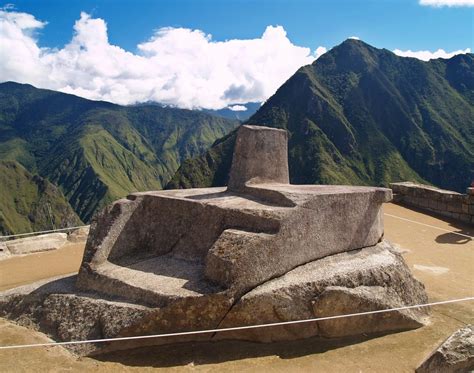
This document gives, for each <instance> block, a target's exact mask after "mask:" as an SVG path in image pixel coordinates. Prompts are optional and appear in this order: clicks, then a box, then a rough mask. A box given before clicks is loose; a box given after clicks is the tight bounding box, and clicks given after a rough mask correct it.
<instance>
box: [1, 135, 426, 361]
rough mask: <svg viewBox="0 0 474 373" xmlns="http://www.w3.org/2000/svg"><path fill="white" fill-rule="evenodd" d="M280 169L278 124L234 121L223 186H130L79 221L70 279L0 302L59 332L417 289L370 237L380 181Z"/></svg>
mask: <svg viewBox="0 0 474 373" xmlns="http://www.w3.org/2000/svg"><path fill="white" fill-rule="evenodd" d="M288 175H289V173H288V163H287V133H286V131H283V130H276V129H271V128H266V127H254V126H242V127H241V128H240V129H239V133H238V137H237V141H236V148H235V152H234V157H233V163H232V169H231V173H230V179H229V187H227V188H206V189H190V190H170V191H154V192H145V193H134V194H131V195H130V196H128V197H127V198H126V199H122V200H119V201H117V202H115V203H114V204H112V205H111V206H109V207H107V208H105V209H104V210H103V211H102V212H100V213H99V214H98V215H97V216H96V217H95V219H94V221H93V223H92V225H91V231H90V234H89V238H88V241H87V245H86V250H85V254H84V258H83V262H82V265H81V269H80V271H79V274H78V276H77V279H74V280H58V283H57V284H56V285H55V286H53V287H51V286H49V285H42V286H38V287H32V288H23V289H18V290H17V291H10V292H8V293H5V294H3V295H2V294H0V315H4V316H6V317H9V318H12V319H16V320H25V319H28V320H30V322H31V323H33V324H34V325H36V326H37V327H39V328H40V329H41V330H46V331H47V332H48V333H49V334H50V335H52V336H53V337H54V338H57V339H60V340H64V339H67V338H69V339H74V338H79V337H83V336H87V337H88V338H91V337H93V338H97V335H99V336H102V337H113V336H131V335H142V334H156V333H172V332H180V331H189V330H202V329H213V328H218V327H231V326H240V325H252V324H260V323H271V322H278V321H289V320H297V319H302V318H311V317H319V316H325V315H333V314H334V312H335V313H336V314H344V313H354V312H359V311H366V310H376V309H385V308H392V307H400V306H403V305H410V304H419V303H424V302H426V301H427V297H426V294H425V291H424V287H423V285H422V284H420V283H419V282H418V281H417V280H415V279H414V278H413V277H412V276H411V274H410V271H409V270H408V268H407V267H406V265H405V263H404V261H403V259H402V258H401V256H400V255H398V254H397V253H396V252H394V250H392V248H391V246H390V244H389V243H386V242H384V241H383V219H382V212H381V205H382V203H384V202H387V201H389V200H390V199H391V190H390V189H384V188H371V187H351V186H326V185H290V184H289V177H288ZM67 281H69V282H67ZM71 281H74V282H73V286H71ZM55 289H56V290H55ZM57 289H62V290H61V291H58V290H57ZM111 307H112V308H113V309H114V310H116V311H115V314H111V313H110V311H109V309H110V308H111ZM79 314H80V315H81V317H82V318H86V320H83V321H82V322H80V323H79V324H77V325H73V324H74V323H73V321H72V320H71V319H70V318H71V315H79ZM426 316H427V314H426V310H425V309H418V310H412V311H410V312H404V311H397V312H391V313H387V314H379V315H374V316H373V317H361V318H358V319H357V318H351V319H347V320H345V319H340V320H338V321H335V322H320V323H314V324H303V325H293V326H288V327H285V328H281V327H280V328H265V329H258V330H253V331H251V332H250V331H242V332H233V333H232V334H231V333H222V334H217V335H216V336H213V335H211V334H207V335H194V336H189V337H185V338H180V339H177V338H174V339H172V340H170V339H154V340H140V341H132V342H127V343H124V342H121V343H112V344H109V345H104V344H100V345H97V346H93V345H92V346H91V345H88V346H72V347H71V348H72V349H74V350H75V351H76V352H78V353H81V354H87V353H92V352H94V353H97V352H98V351H109V350H111V349H117V348H130V347H134V346H137V345H143V344H145V343H153V344H157V343H170V342H178V341H188V340H200V339H209V338H214V339H219V338H244V339H250V340H256V341H262V342H268V341H273V340H281V339H283V340H285V339H296V338H303V337H309V336H314V335H320V336H324V337H342V336H347V335H360V334H370V333H380V332H389V331H397V330H404V329H409V328H414V327H419V326H421V325H423V323H424V322H425V321H426ZM356 319H357V320H356ZM45 320H48V321H47V322H45ZM65 325H67V328H66V326H65ZM64 328H66V329H67V331H68V332H67V333H64V332H61V330H64Z"/></svg>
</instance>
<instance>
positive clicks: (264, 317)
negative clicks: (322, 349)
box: [0, 242, 428, 354]
mask: <svg viewBox="0 0 474 373" xmlns="http://www.w3.org/2000/svg"><path fill="white" fill-rule="evenodd" d="M74 281H75V278H71V277H69V278H64V279H56V280H54V281H50V282H49V283H45V282H44V281H43V282H40V283H38V284H36V285H29V286H25V287H22V288H19V289H14V290H10V291H7V292H4V293H0V316H2V317H7V318H9V319H12V320H15V321H17V322H19V323H21V324H23V325H27V326H28V325H29V326H34V327H35V328H38V329H40V330H42V331H44V332H46V333H48V334H49V335H50V336H51V337H52V338H54V339H55V340H60V341H68V340H78V339H96V338H110V337H120V336H131V335H147V334H160V333H172V332H180V331H189V330H206V329H215V328H228V327H236V326H246V325H256V324H270V323H275V322H281V321H294V320H304V319H311V318H318V317H326V316H333V315H344V314H352V313H357V312H364V311H373V310H385V309H389V308H394V307H400V306H404V305H414V304H421V303H426V302H427V297H426V293H425V291H424V287H423V285H422V284H421V283H420V282H418V281H417V280H416V279H414V278H413V276H412V275H411V274H410V271H409V269H408V267H407V266H406V264H405V262H404V260H403V258H402V257H401V256H400V254H398V253H396V252H395V251H394V250H393V247H392V246H391V245H390V244H389V243H388V242H381V243H379V244H377V245H376V246H372V247H367V248H364V249H360V250H355V251H352V252H347V253H341V254H337V255H332V256H329V257H326V258H323V259H319V260H316V261H313V262H310V263H307V264H305V265H303V266H300V267H298V268H295V269H293V270H292V271H289V272H288V273H286V274H285V275H283V276H281V277H278V278H275V279H273V280H270V281H268V282H266V283H264V284H262V285H260V286H258V287H256V288H255V289H253V290H251V291H250V292H248V293H247V294H245V295H244V296H243V297H241V298H240V299H238V300H237V299H233V298H232V296H231V294H230V293H229V292H228V291H225V290H223V291H221V292H217V293H209V294H204V295H201V296H187V297H182V298H175V299H174V300H172V301H169V302H167V303H166V304H165V303H163V304H162V306H161V307H156V306H146V305H143V304H137V303H136V302H135V303H130V302H127V301H123V300H120V299H119V298H110V297H102V298H98V297H97V295H96V294H94V293H80V294H77V291H76V290H75V286H74ZM427 312H428V310H427V308H419V309H412V310H402V311H391V312H386V313H378V314H373V315H369V316H354V317H349V318H337V319H333V320H326V321H317V322H311V323H303V324H294V325H286V326H281V327H280V326H277V327H265V328H259V329H249V330H242V331H231V332H222V333H217V334H216V335H213V334H204V335H199V334H197V335H191V336H187V337H180V338H176V337H175V338H166V339H163V338H159V339H151V340H145V341H143V340H138V341H128V342H117V343H109V344H104V343H101V344H97V345H72V346H70V347H69V348H71V349H73V350H74V351H75V352H76V353H78V354H91V353H97V352H106V351H111V350H114V349H124V348H132V347H137V346H143V345H144V344H163V343H174V342H184V341H191V340H209V339H216V340H217V339H245V340H251V341H257V342H273V341H278V340H295V339H300V338H307V337H312V336H321V337H325V338H339V337H345V336H355V335H362V334H364V335H366V334H369V335H370V334H374V335H375V334H377V333H381V332H384V333H387V332H394V331H400V330H406V329H413V328H418V327H420V326H422V325H424V323H425V322H426V321H427V315H428V313H427ZM78 321H79V322H78Z"/></svg>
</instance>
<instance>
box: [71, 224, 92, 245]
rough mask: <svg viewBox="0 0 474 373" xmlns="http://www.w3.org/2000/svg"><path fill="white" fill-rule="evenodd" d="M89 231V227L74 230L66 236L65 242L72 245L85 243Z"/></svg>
mask: <svg viewBox="0 0 474 373" xmlns="http://www.w3.org/2000/svg"><path fill="white" fill-rule="evenodd" d="M89 231H90V226H86V227H82V228H78V229H75V230H73V231H72V232H70V233H69V234H68V236H67V240H68V241H69V242H73V243H78V242H86V241H87V237H88V236H89Z"/></svg>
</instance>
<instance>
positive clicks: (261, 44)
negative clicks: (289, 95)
mask: <svg viewBox="0 0 474 373" xmlns="http://www.w3.org/2000/svg"><path fill="white" fill-rule="evenodd" d="M45 25H46V23H45V22H41V21H39V20H37V19H36V18H35V17H34V16H32V15H30V14H26V13H19V12H15V11H7V10H5V9H4V10H0V44H1V46H2V49H4V50H7V51H8V53H2V58H1V59H0V81H7V80H13V81H17V82H23V83H30V84H33V85H35V86H38V87H42V88H50V89H55V90H60V91H63V92H67V93H73V94H76V95H79V96H83V97H87V98H90V99H100V100H107V101H112V102H115V103H119V104H131V103H135V102H145V101H158V102H162V103H164V104H170V105H176V106H179V107H185V108H210V109H218V108H223V107H227V106H228V105H230V104H238V103H245V102H250V101H252V102H258V101H264V100H266V99H267V98H268V97H269V96H271V95H272V94H273V93H274V92H275V91H276V89H277V88H278V87H279V86H280V85H281V84H283V83H284V82H285V81H286V80H287V79H288V78H289V77H290V76H291V75H292V74H293V73H294V72H295V71H296V70H297V69H298V68H299V67H300V66H302V65H306V64H310V63H312V62H313V61H314V60H315V59H316V58H318V57H319V56H320V55H321V54H323V53H325V52H326V48H324V47H318V48H317V49H316V50H315V51H314V52H311V50H310V49H309V48H305V47H300V46H297V45H295V44H293V43H292V42H291V41H290V40H289V39H288V37H287V35H286V31H285V30H284V29H283V27H281V26H268V27H267V28H266V30H265V32H264V33H263V35H262V36H261V37H260V38H256V39H246V40H238V39H235V40H227V41H214V40H213V39H212V36H211V35H209V34H205V33H204V32H203V31H200V30H190V29H186V28H161V29H159V30H157V31H156V32H155V33H154V34H153V36H152V37H151V38H150V39H149V40H148V41H146V42H144V43H141V44H139V45H138V49H137V53H130V52H127V51H125V50H124V49H122V48H120V47H118V46H115V45H112V44H110V43H109V40H108V36H107V25H106V23H105V21H104V20H103V19H100V18H92V17H91V16H90V15H88V14H86V13H81V16H80V19H79V20H78V21H76V23H75V25H74V35H73V37H72V39H71V41H70V42H69V43H68V44H67V45H65V46H64V47H63V48H61V49H47V48H41V47H40V46H39V44H38V41H37V39H36V38H35V32H37V31H38V30H40V29H42V28H44V26H45Z"/></svg>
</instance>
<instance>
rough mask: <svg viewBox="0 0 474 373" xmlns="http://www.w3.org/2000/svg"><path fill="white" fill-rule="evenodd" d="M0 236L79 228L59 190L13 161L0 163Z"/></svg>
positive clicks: (78, 220)
mask: <svg viewBox="0 0 474 373" xmlns="http://www.w3.org/2000/svg"><path fill="white" fill-rule="evenodd" d="M0 206H1V210H0V233H1V234H9V233H16V232H31V231H41V230H49V229H53V228H54V227H64V226H78V225H82V222H81V220H80V219H79V217H78V216H77V214H76V213H75V212H74V210H73V209H72V208H71V206H70V205H69V203H68V201H67V200H66V198H65V197H64V195H63V194H62V193H61V191H60V190H59V188H57V187H56V186H55V185H53V184H51V183H50V182H49V181H48V180H46V179H43V178H42V177H40V176H37V175H32V174H31V173H30V172H28V171H27V170H26V169H25V168H24V167H23V166H21V165H20V164H18V163H17V162H13V161H0Z"/></svg>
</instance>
